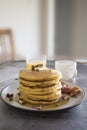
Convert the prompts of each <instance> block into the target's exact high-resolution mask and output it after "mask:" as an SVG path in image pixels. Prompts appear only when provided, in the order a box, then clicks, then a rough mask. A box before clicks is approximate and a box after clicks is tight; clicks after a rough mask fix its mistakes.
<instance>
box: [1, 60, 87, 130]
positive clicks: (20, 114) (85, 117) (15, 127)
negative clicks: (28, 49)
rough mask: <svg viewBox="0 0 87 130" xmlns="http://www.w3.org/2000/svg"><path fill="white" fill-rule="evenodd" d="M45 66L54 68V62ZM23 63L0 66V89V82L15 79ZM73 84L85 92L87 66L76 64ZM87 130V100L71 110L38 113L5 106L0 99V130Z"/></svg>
mask: <svg viewBox="0 0 87 130" xmlns="http://www.w3.org/2000/svg"><path fill="white" fill-rule="evenodd" d="M47 66H48V67H51V68H54V61H48V62H47ZM24 67H25V62H22V61H21V62H7V63H3V64H1V65H0V89H1V88H2V81H5V80H7V79H11V78H17V77H18V72H19V70H20V69H22V68H24ZM77 69H78V76H77V78H76V80H75V81H74V83H75V84H77V85H79V86H81V87H84V88H85V90H86V91H87V65H85V64H78V66H77ZM73 129H74V130H87V98H86V99H85V100H84V101H83V102H82V103H81V104H80V105H79V106H77V107H74V108H72V109H68V110H63V111H56V112H48V113H45V112H44V113H40V112H31V111H26V110H20V109H17V108H14V107H11V106H9V105H7V104H5V103H4V102H3V101H2V100H1V98H0V130H73Z"/></svg>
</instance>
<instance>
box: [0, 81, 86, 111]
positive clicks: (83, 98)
mask: <svg viewBox="0 0 87 130" xmlns="http://www.w3.org/2000/svg"><path fill="white" fill-rule="evenodd" d="M14 82H18V80H16V81H13V82H11V83H9V84H7V85H6V84H5V86H4V87H3V88H2V90H1V92H0V97H1V99H2V101H3V102H4V103H5V104H7V105H9V106H12V107H14V108H17V109H21V110H26V111H34V112H54V111H62V110H68V109H72V108H73V107H76V106H78V105H80V104H81V103H82V102H83V101H84V100H85V99H86V90H85V88H84V87H80V86H79V85H76V84H74V83H71V82H68V81H64V82H66V83H69V84H72V85H74V86H75V85H76V86H78V87H79V88H80V89H81V92H82V94H83V96H82V99H81V100H79V101H78V102H77V103H76V104H74V105H71V106H69V107H68V106H67V107H65V108H59V109H50V110H38V109H34V108H29V109H28V107H26V108H24V107H22V105H21V107H19V106H16V105H12V104H10V103H9V102H6V101H5V100H4V98H3V96H2V93H3V91H4V90H5V89H6V88H8V87H9V85H11V84H12V83H14Z"/></svg>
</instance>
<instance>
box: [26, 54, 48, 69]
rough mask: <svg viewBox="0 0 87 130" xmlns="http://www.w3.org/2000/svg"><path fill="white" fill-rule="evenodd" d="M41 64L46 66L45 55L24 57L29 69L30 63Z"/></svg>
mask: <svg viewBox="0 0 87 130" xmlns="http://www.w3.org/2000/svg"><path fill="white" fill-rule="evenodd" d="M38 64H42V65H43V67H46V56H36V57H32V58H30V57H27V58H26V68H28V69H31V67H32V65H38Z"/></svg>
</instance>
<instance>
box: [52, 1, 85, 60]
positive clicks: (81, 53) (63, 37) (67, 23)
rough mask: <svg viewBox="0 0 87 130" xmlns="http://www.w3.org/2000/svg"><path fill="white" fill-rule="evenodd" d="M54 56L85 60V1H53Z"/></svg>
mask: <svg viewBox="0 0 87 130" xmlns="http://www.w3.org/2000/svg"><path fill="white" fill-rule="evenodd" d="M54 46H55V51H54V52H55V55H63V56H71V57H75V58H87V0H56V1H55V44H54Z"/></svg>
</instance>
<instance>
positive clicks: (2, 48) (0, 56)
mask: <svg viewBox="0 0 87 130" xmlns="http://www.w3.org/2000/svg"><path fill="white" fill-rule="evenodd" d="M14 55H15V49H14V40H13V35H12V30H11V29H0V62H5V61H7V60H14Z"/></svg>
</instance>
